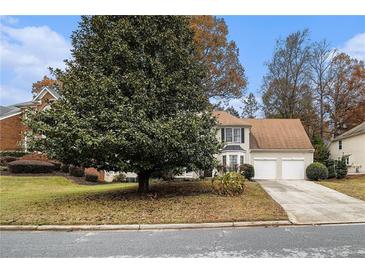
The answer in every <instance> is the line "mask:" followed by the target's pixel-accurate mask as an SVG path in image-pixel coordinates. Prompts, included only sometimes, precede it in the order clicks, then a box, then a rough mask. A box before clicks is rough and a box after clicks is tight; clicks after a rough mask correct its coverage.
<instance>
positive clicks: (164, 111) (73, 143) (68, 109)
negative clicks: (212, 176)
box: [27, 16, 218, 192]
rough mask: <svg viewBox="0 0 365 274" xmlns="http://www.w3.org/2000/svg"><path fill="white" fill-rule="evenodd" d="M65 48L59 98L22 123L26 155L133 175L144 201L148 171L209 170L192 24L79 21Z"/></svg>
mask: <svg viewBox="0 0 365 274" xmlns="http://www.w3.org/2000/svg"><path fill="white" fill-rule="evenodd" d="M72 46H73V48H72V59H71V60H68V61H66V69H65V70H64V71H61V70H55V71H54V73H55V75H56V77H57V80H59V82H61V83H62V86H61V85H60V86H59V89H60V90H59V92H60V93H61V94H62V98H61V99H60V100H58V101H57V102H55V103H54V104H53V105H52V108H51V109H50V110H47V111H43V112H36V113H29V115H28V117H29V119H28V121H27V124H28V126H29V127H30V129H31V131H30V134H29V135H30V136H29V137H30V138H31V139H32V145H33V148H35V149H37V150H40V151H43V152H45V153H47V154H48V155H49V156H50V157H52V158H56V159H59V160H60V161H62V162H64V163H67V164H73V165H78V166H85V167H89V166H91V167H96V168H98V169H106V170H121V171H132V172H136V173H137V174H138V180H139V190H140V191H141V192H145V191H147V190H148V179H149V177H150V175H151V174H152V173H153V172H155V171H164V170H171V169H174V168H188V169H208V168H212V167H213V166H214V164H215V161H214V154H215V153H217V150H218V143H217V140H216V138H215V132H214V126H215V123H216V120H215V119H214V118H212V115H211V110H210V104H209V101H208V96H207V90H206V89H205V87H204V85H203V81H204V79H205V77H206V71H207V70H206V67H205V66H203V65H202V64H201V62H198V61H197V60H196V58H195V47H194V43H193V33H192V31H191V29H190V27H189V18H185V17H180V16H84V17H82V21H81V23H80V24H79V27H78V29H77V30H76V31H75V32H74V33H73V35H72ZM40 134H42V135H43V137H42V138H40V137H39V136H40Z"/></svg>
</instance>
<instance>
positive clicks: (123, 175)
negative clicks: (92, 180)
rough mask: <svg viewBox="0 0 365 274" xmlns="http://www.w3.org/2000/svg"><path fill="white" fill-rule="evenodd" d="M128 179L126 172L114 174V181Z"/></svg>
mask: <svg viewBox="0 0 365 274" xmlns="http://www.w3.org/2000/svg"><path fill="white" fill-rule="evenodd" d="M125 181H127V177H126V176H125V174H124V173H119V174H118V175H116V176H114V178H113V182H115V183H119V182H125Z"/></svg>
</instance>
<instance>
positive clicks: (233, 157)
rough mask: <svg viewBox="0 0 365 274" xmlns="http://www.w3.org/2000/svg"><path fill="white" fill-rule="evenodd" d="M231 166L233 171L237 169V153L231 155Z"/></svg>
mask: <svg viewBox="0 0 365 274" xmlns="http://www.w3.org/2000/svg"><path fill="white" fill-rule="evenodd" d="M229 167H230V169H231V171H236V170H237V155H229Z"/></svg>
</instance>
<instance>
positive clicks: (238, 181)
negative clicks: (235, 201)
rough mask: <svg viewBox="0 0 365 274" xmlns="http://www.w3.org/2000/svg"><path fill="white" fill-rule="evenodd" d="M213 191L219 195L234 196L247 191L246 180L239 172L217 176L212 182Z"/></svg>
mask: <svg viewBox="0 0 365 274" xmlns="http://www.w3.org/2000/svg"><path fill="white" fill-rule="evenodd" d="M212 187H213V191H214V192H215V193H217V194H218V195H226V196H234V195H238V194H241V193H242V192H243V191H244V189H245V178H244V177H243V176H242V175H241V174H239V173H237V172H229V173H226V174H224V175H223V176H217V177H215V178H214V179H213V181H212Z"/></svg>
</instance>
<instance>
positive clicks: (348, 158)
mask: <svg viewBox="0 0 365 274" xmlns="http://www.w3.org/2000/svg"><path fill="white" fill-rule="evenodd" d="M346 165H350V156H347V157H346Z"/></svg>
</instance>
